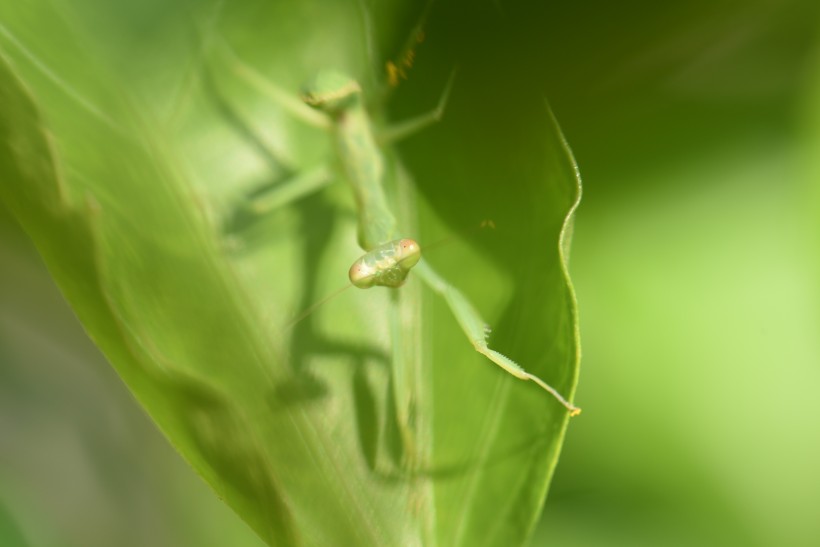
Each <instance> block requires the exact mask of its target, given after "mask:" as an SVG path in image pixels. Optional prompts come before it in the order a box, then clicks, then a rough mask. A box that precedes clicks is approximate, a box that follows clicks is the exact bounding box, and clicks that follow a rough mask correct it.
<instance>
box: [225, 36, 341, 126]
mask: <svg viewBox="0 0 820 547" xmlns="http://www.w3.org/2000/svg"><path fill="white" fill-rule="evenodd" d="M213 52H214V54H213V57H212V59H211V64H212V65H214V64H218V66H220V67H224V68H226V69H227V72H228V73H229V74H232V75H233V76H235V77H236V78H237V79H238V80H239V81H241V82H243V83H244V84H245V85H247V86H248V87H250V88H251V89H253V90H254V91H256V92H257V93H259V94H261V95H263V96H264V97H266V98H268V99H269V100H271V101H272V102H274V103H275V104H277V105H279V106H280V107H281V108H282V109H284V110H285V111H286V112H287V113H288V114H290V115H291V116H293V117H294V118H297V119H299V120H301V121H302V122H304V123H306V124H308V125H312V126H314V127H318V128H321V129H329V128H330V127H331V125H332V123H331V120H330V119H329V118H328V117H327V116H325V115H324V114H322V113H321V112H318V111H317V110H314V109H313V108H311V107H309V106H308V105H306V104H305V103H304V102H303V101H302V100H301V99H299V98H298V96H296V95H295V94H294V93H292V92H290V91H288V90H286V89H282V88H281V87H279V86H277V85H276V84H275V83H273V82H272V81H270V79H268V78H266V77H265V76H264V75H263V74H262V73H260V72H259V71H258V70H256V69H255V68H254V67H252V66H251V65H249V64H248V63H246V62H245V61H243V60H242V59H241V58H240V57H239V55H238V54H237V53H236V52H235V51H234V50H233V49H232V48H231V46H230V45H229V44H228V43H227V42H226V41H225V40H224V39H220V40H218V42H216V43H215V44H214V47H213ZM214 68H216V67H214Z"/></svg>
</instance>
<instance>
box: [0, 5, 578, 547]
mask: <svg viewBox="0 0 820 547" xmlns="http://www.w3.org/2000/svg"><path fill="white" fill-rule="evenodd" d="M448 9H449V10H451V11H448ZM459 9H463V8H458V7H457V6H456V7H447V6H441V7H440V8H439V7H436V6H434V8H433V9H432V10H431V11H430V12H429V14H428V19H427V26H426V27H425V34H424V36H425V37H426V39H425V40H424V41H421V38H422V35H421V34H419V33H417V32H416V31H414V30H413V29H414V27H415V26H416V25H417V23H418V22H419V21H420V20H421V18H422V13H420V12H419V11H418V9H417V8H414V6H413V3H410V2H408V3H406V5H400V4H395V5H392V4H391V5H389V6H378V7H375V6H370V5H369V4H368V3H367V2H364V1H362V2H358V3H357V2H352V3H350V4H343V3H339V4H333V5H332V6H329V5H323V4H322V3H318V2H317V3H311V2H300V3H293V5H290V4H277V5H268V4H265V3H255V2H252V1H241V2H231V3H230V4H225V5H222V4H221V3H213V4H207V5H206V4H196V5H195V4H188V3H186V2H183V1H180V2H178V3H173V4H168V3H164V2H162V3H159V2H158V3H156V4H154V3H151V2H146V3H140V4H139V5H130V4H122V5H112V4H111V3H110V2H103V1H102V0H82V1H72V2H67V1H63V2H59V1H58V2H46V1H45V0H42V1H33V2H28V3H26V4H14V5H11V4H10V5H3V6H1V7H0V173H2V177H3V184H2V186H1V187H0V198H2V199H3V201H4V202H5V203H6V205H7V206H8V207H9V209H10V210H11V211H12V212H13V213H14V214H15V215H16V217H17V218H18V219H19V221H20V223H21V224H22V225H23V226H24V227H25V229H26V230H27V232H28V233H29V234H30V236H31V237H32V239H33V240H34V242H35V244H36V245H37V246H38V248H39V250H40V252H41V253H42V255H43V258H44V259H45V261H46V263H47V264H48V267H49V269H50V270H51V272H52V274H53V276H54V278H55V280H56V281H57V283H58V284H59V285H60V287H61V289H62V290H63V292H64V294H65V295H66V298H67V299H68V300H69V302H70V303H71V304H72V306H73V307H74V309H75V310H76V313H77V315H78V317H79V318H80V319H81V321H82V322H83V323H84V325H85V326H86V329H87V330H88V333H89V335H90V336H91V337H92V338H93V339H94V340H95V342H96V343H97V344H98V345H99V347H100V348H101V349H102V350H103V352H104V353H105V354H106V356H107V357H108V359H109V360H110V362H111V363H112V365H113V366H114V367H115V368H116V369H117V371H118V373H119V374H120V375H121V377H122V378H123V380H124V381H125V382H126V383H127V385H128V386H129V388H130V389H131V391H132V392H133V393H134V395H135V396H136V397H137V399H138V400H139V401H140V402H141V404H142V405H143V406H144V407H145V408H146V410H147V411H148V412H149V414H150V415H151V416H152V418H153V419H154V420H155V421H156V423H157V424H158V426H159V427H160V428H161V429H162V430H163V432H164V433H165V434H166V436H167V437H168V439H169V440H170V441H171V442H172V443H173V444H174V446H175V447H176V448H177V449H178V450H179V451H180V453H181V454H182V455H183V456H184V457H185V458H186V459H187V460H188V462H189V463H190V464H191V465H192V466H193V467H194V468H195V469H196V470H197V472H198V473H200V474H201V475H202V477H203V478H204V479H205V480H206V481H207V482H208V483H209V484H210V485H211V486H212V487H213V489H214V490H215V491H216V493H217V495H219V496H220V497H221V498H223V499H224V500H225V501H226V502H227V503H228V504H229V505H230V506H231V507H232V508H233V509H234V510H235V511H236V512H237V513H238V514H239V515H240V516H242V518H244V519H245V520H246V521H247V522H248V523H249V524H250V526H252V527H253V528H254V530H255V531H256V532H257V533H258V534H259V535H260V537H262V538H263V539H264V540H265V541H267V542H268V543H270V544H286V545H328V544H339V545H411V544H435V543H438V544H442V545H475V544H485V545H514V544H521V543H523V542H524V541H525V540H526V538H527V537H528V534H529V533H530V531H531V528H532V526H533V523H534V521H535V519H536V518H537V516H538V513H539V511H540V508H541V506H542V503H543V499H544V496H545V492H546V489H547V486H548V483H549V478H550V476H551V474H552V472H553V470H554V467H555V463H556V461H557V457H558V452H559V450H560V446H561V442H562V439H563V435H564V431H565V429H566V426H567V421H568V418H567V415H566V412H565V410H564V409H563V407H561V406H560V405H558V404H557V403H556V401H554V400H553V399H552V398H550V397H549V396H547V395H546V394H545V393H544V392H542V391H540V390H539V389H538V388H537V387H536V386H534V385H532V384H531V383H527V382H521V381H519V380H516V379H514V378H512V377H510V376H508V375H507V374H505V373H504V372H503V371H501V370H500V369H499V368H498V367H496V366H495V365H493V364H492V363H490V362H489V361H487V360H486V359H484V358H483V357H481V356H480V355H478V354H477V353H476V352H475V351H474V350H473V348H472V346H471V345H470V344H469V342H468V341H467V340H466V339H465V338H464V336H463V334H462V332H461V331H460V330H459V328H458V325H457V324H456V322H455V320H454V318H453V317H452V315H451V313H450V311H449V310H448V309H447V308H446V306H445V305H444V303H442V302H440V301H439V300H437V299H436V298H434V297H433V295H432V294H430V293H428V292H427V290H426V289H424V288H423V287H422V286H421V285H420V284H419V283H418V281H415V280H411V281H410V282H409V283H408V284H407V285H406V286H405V287H403V288H401V289H399V291H398V295H399V296H398V299H397V300H396V303H393V302H392V299H391V298H389V296H390V294H391V293H389V292H388V291H387V290H379V289H373V290H371V291H358V290H346V291H344V292H343V293H342V294H341V295H340V296H339V297H338V298H335V299H331V300H330V301H328V302H327V303H326V304H324V305H322V306H321V307H319V308H318V309H317V310H316V311H315V312H314V313H311V314H309V315H308V316H307V317H306V318H305V319H304V320H302V321H299V322H297V323H296V324H292V323H291V321H292V319H293V317H295V316H297V315H298V314H299V313H300V312H302V311H303V310H305V309H307V308H308V307H310V306H311V305H312V304H314V303H316V302H318V301H319V300H321V299H322V298H323V297H325V296H326V295H328V294H331V293H333V291H334V290H336V289H338V288H340V287H343V286H344V285H345V283H346V273H347V268H348V267H349V264H350V263H351V262H352V261H353V260H354V259H355V258H356V257H357V256H358V254H359V253H360V251H358V250H357V248H356V243H355V241H356V238H355V214H356V211H355V205H354V203H353V201H352V198H351V196H350V195H349V190H348V189H347V188H346V186H345V185H344V184H335V185H332V186H330V187H329V188H327V189H325V190H323V191H322V192H319V193H316V194H314V195H311V196H309V197H307V198H305V199H303V200H300V201H298V202H294V203H293V204H290V205H287V206H285V207H282V208H279V209H277V210H274V211H272V212H270V214H267V215H263V216H244V217H243V216H242V215H240V214H238V213H237V211H242V204H243V196H246V195H247V194H248V193H249V192H253V191H254V190H256V189H259V188H262V187H265V186H266V185H269V184H270V183H271V181H277V180H282V179H284V178H286V177H288V176H290V175H291V174H293V173H298V172H304V171H306V170H309V169H311V168H314V167H316V166H319V165H321V164H323V163H325V162H327V161H328V160H329V159H330V158H331V156H332V148H331V146H330V142H329V140H328V137H327V135H326V134H324V133H322V132H321V131H319V130H316V129H313V128H310V127H308V126H306V125H304V124H303V123H301V122H300V121H299V120H298V119H295V118H294V117H293V116H291V115H289V114H288V112H287V111H285V110H284V109H282V107H281V106H280V105H279V104H277V103H275V102H273V101H271V100H270V99H269V98H268V97H265V96H263V95H262V94H260V93H259V92H258V91H256V90H254V89H253V88H251V87H250V86H248V85H247V84H246V83H243V81H241V79H239V78H238V77H237V75H236V71H235V70H234V69H235V67H236V64H235V63H233V62H232V61H230V56H228V55H225V44H229V45H230V47H231V48H232V49H233V50H234V51H235V52H236V54H237V55H238V56H239V57H240V58H241V59H242V60H243V61H244V62H245V63H247V64H248V65H250V66H252V67H254V68H255V69H256V70H258V71H259V72H260V73H262V74H264V76H265V77H266V78H267V79H269V80H270V81H271V82H275V84H276V85H277V86H279V87H281V88H282V89H284V90H289V91H290V92H292V93H293V95H294V97H295V96H296V90H297V89H298V87H299V85H300V83H301V82H303V81H304V80H305V79H306V78H308V77H309V76H310V75H311V74H313V73H315V72H316V71H317V70H319V69H320V68H323V67H327V66H331V67H333V68H338V69H341V70H345V71H347V72H349V73H350V74H353V75H355V77H357V78H358V79H359V81H360V82H361V83H362V84H363V86H364V89H365V92H366V93H367V94H368V95H369V96H370V97H373V98H374V99H373V108H374V110H373V111H374V115H375V117H376V118H377V119H378V120H381V119H384V118H388V117H389V118H393V119H400V118H405V117H407V116H410V115H412V114H419V113H421V112H423V111H425V110H428V109H429V108H431V107H432V106H433V105H434V104H435V101H436V100H437V97H438V95H439V94H440V93H441V90H442V89H443V87H444V85H445V83H446V80H447V76H448V74H449V73H450V71H451V70H452V69H453V67H454V66H456V65H458V67H459V71H458V76H457V80H456V87H455V89H454V92H453V96H452V98H451V101H450V104H449V106H448V110H447V113H446V117H445V120H444V121H443V122H442V123H441V124H439V125H438V126H436V127H434V128H432V129H429V130H427V131H425V132H424V133H420V134H419V135H418V136H414V137H412V138H411V139H409V140H408V141H407V142H406V143H403V144H402V146H401V147H400V149H399V150H398V151H396V150H386V156H387V158H388V160H389V170H390V173H391V174H392V175H393V176H392V177H391V180H393V179H395V181H396V186H395V188H391V198H392V200H393V202H394V204H395V207H396V209H397V212H398V214H399V217H400V222H401V225H402V227H403V228H404V230H406V231H407V232H408V233H410V234H417V239H418V240H419V241H421V242H422V244H423V245H424V244H425V243H428V244H429V243H433V242H436V241H438V240H441V239H448V240H450V241H449V242H448V246H447V247H446V250H445V247H444V245H441V246H437V245H435V244H433V245H428V250H429V252H426V256H427V258H428V260H429V261H430V262H431V263H432V264H433V265H434V266H435V267H436V268H437V269H438V270H439V271H440V272H442V273H443V274H444V275H445V276H446V278H447V279H449V280H450V281H451V282H452V283H453V284H454V285H456V286H457V287H459V289H461V290H462V291H463V292H464V293H465V294H466V295H467V296H468V297H469V298H470V299H471V301H472V302H473V303H474V304H475V306H476V307H477V308H478V309H479V310H480V311H481V313H482V315H483V316H484V317H485V319H487V320H488V321H489V322H490V324H491V325H492V326H493V328H494V333H493V335H492V337H491V339H490V343H491V346H492V347H494V348H495V349H497V350H499V351H501V352H502V353H505V354H508V355H510V356H511V357H512V358H513V359H516V360H517V361H518V362H519V363H520V364H521V365H522V366H523V367H524V368H526V369H527V370H528V371H530V372H533V373H535V374H537V375H539V376H540V377H542V378H543V379H544V380H546V381H547V382H549V383H550V384H551V385H553V386H554V387H556V388H557V389H558V390H559V391H560V392H562V393H564V394H566V395H568V396H570V395H571V394H572V392H573V391H574V386H575V382H576V377H577V363H578V339H577V320H576V315H575V303H574V298H573V295H572V290H571V286H570V284H569V280H568V277H567V267H566V261H565V256H566V252H567V248H566V246H567V244H568V240H569V236H568V233H567V232H568V231H569V226H570V223H571V220H570V219H571V212H572V211H573V210H574V206H575V204H576V203H577V199H578V196H579V185H578V179H577V174H576V171H575V167H574V164H573V161H572V159H571V156H570V154H569V151H568V148H567V146H566V144H565V142H564V141H563V138H562V136H561V134H560V131H559V130H558V128H557V125H556V123H555V121H554V119H553V118H552V115H551V113H550V112H549V109H548V107H547V106H546V104H545V102H544V100H543V97H542V93H541V91H539V90H538V89H537V88H536V87H533V86H531V85H529V84H531V83H532V82H533V81H535V80H533V79H532V78H531V77H530V75H529V74H528V73H527V72H526V71H520V70H517V69H516V67H515V66H514V64H512V63H510V62H509V60H510V59H515V60H516V62H517V63H519V62H520V63H521V66H528V63H531V62H534V61H535V60H537V52H530V51H527V49H526V47H525V46H524V44H523V43H522V42H521V41H520V38H517V37H516V35H515V29H516V26H515V21H514V17H513V16H509V17H510V18H509V19H504V18H503V17H502V18H501V19H500V20H502V21H506V23H504V24H499V23H498V20H499V13H498V12H496V11H494V10H495V8H493V7H492V6H485V7H479V8H476V9H475V11H474V13H473V15H474V16H475V21H476V22H477V23H476V25H474V26H470V27H469V28H466V29H463V30H459V31H457V33H456V31H454V30H453V29H457V28H460V27H459V26H458V24H457V23H458V19H459V17H460V11H459ZM408 36H409V37H410V39H409V43H411V44H414V51H415V67H413V68H410V67H409V66H405V70H406V73H407V78H408V79H407V80H406V82H405V81H402V82H401V85H400V86H399V89H398V92H397V93H394V94H392V95H393V96H392V97H391V99H390V102H389V104H390V107H391V109H393V110H392V111H391V112H390V114H389V115H388V113H387V112H385V111H384V106H383V103H382V102H381V101H379V100H378V98H379V97H383V96H385V95H384V91H385V90H386V87H385V86H384V85H383V84H382V82H383V81H384V78H382V76H381V73H382V71H383V68H382V67H383V66H384V62H385V61H386V60H387V59H395V62H396V63H398V64H399V65H401V63H402V61H403V60H408V59H409V58H408V57H406V56H401V55H399V53H398V52H400V51H401V49H402V45H403V44H405V43H408ZM397 55H399V56H398V57H397ZM406 64H407V65H409V64H410V63H409V62H408V63H406ZM522 90H525V91H522ZM513 98H514V99H515V100H514V101H513V100H511V99H513ZM399 158H401V160H400V159H399ZM485 219H491V220H493V221H494V222H495V224H496V225H497V226H498V228H497V230H495V231H494V232H493V233H490V234H485V233H481V234H478V235H476V234H471V232H472V227H474V226H477V225H478V224H479V222H480V221H482V220H485ZM394 305H396V306H397V309H398V312H397V313H398V314H399V317H400V321H401V325H402V327H401V329H399V337H398V338H397V339H396V342H395V344H394V345H393V346H392V347H391V336H390V332H389V329H388V324H389V321H388V315H389V314H390V313H391V311H390V310H391V307H392V306H394ZM397 357H400V359H398V360H397V359H396V358H397ZM399 362H401V363H405V365H406V366H405V369H404V370H394V367H397V363H399ZM403 393H409V394H410V396H411V406H410V411H411V414H410V415H409V416H407V417H405V418H404V421H406V422H407V423H406V424H404V427H400V426H399V424H398V423H397V420H399V419H400V418H399V416H398V415H399V414H401V410H397V408H398V409H400V408H401V405H400V403H397V401H400V400H401V395H402V394H403ZM408 431H410V432H411V435H410V437H409V438H408V436H407V432H408Z"/></svg>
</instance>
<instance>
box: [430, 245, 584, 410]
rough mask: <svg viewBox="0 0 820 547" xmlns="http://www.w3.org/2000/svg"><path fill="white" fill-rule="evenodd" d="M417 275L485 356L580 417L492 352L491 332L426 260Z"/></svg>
mask: <svg viewBox="0 0 820 547" xmlns="http://www.w3.org/2000/svg"><path fill="white" fill-rule="evenodd" d="M414 271H415V272H416V274H417V275H418V276H419V277H420V278H421V280H422V281H423V282H424V283H425V284H427V286H429V287H430V288H431V289H432V290H433V291H435V292H436V293H438V294H439V295H441V296H442V297H443V298H444V300H445V301H446V302H447V304H448V305H449V306H450V309H451V310H452V312H453V315H455V317H456V320H457V321H458V323H459V325H460V326H461V329H462V330H463V331H464V334H466V335H467V338H469V340H470V342H471V343H472V344H473V347H474V348H475V350H476V351H477V352H479V353H481V354H483V355H485V356H486V357H487V358H488V359H490V361H492V362H493V363H495V364H496V365H498V366H499V367H501V368H502V369H504V370H505V371H506V372H507V373H509V374H511V375H512V376H515V377H516V378H518V379H520V380H531V381H532V382H534V383H536V384H537V385H538V386H539V387H541V388H542V389H543V390H545V391H546V392H548V393H549V394H550V395H552V396H553V397H555V399H556V400H557V401H558V402H559V403H561V404H562V405H563V406H564V407H565V408H566V409H567V410H568V411H569V414H570V416H576V415H578V414H580V413H581V409H580V408H578V407H577V406H575V405H573V404H572V403H570V402H569V401H567V400H566V399H565V398H564V397H563V396H562V395H561V394H560V393H558V391H557V390H556V389H555V388H553V387H552V386H550V385H549V384H547V383H546V382H544V381H543V380H541V379H540V378H538V377H537V376H535V375H533V374H530V373H529V372H527V371H525V370H524V369H523V368H521V367H520V366H519V365H518V364H517V363H516V362H515V361H513V360H512V359H510V358H509V357H507V356H506V355H503V354H501V353H499V352H497V351H495V350H494V349H490V347H489V346H488V345H487V334H488V329H487V326H486V323H484V320H483V319H482V318H481V316H480V315H479V313H478V312H477V311H476V309H475V308H474V307H473V306H472V304H470V302H469V301H468V300H467V298H466V297H465V296H464V295H463V294H461V292H459V290H458V289H456V288H455V287H453V286H452V285H450V284H449V283H447V282H446V281H445V280H444V279H443V278H442V277H441V276H440V275H439V274H437V273H436V272H435V270H433V269H432V268H431V267H430V266H429V265H428V264H427V263H426V262H425V261H424V260H422V261H421V262H419V263H418V264H417V265H416V267H415V270H414Z"/></svg>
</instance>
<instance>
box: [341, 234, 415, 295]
mask: <svg viewBox="0 0 820 547" xmlns="http://www.w3.org/2000/svg"><path fill="white" fill-rule="evenodd" d="M419 259H421V247H419V244H418V243H416V242H415V241H413V240H412V239H396V240H393V241H389V242H387V243H383V244H382V245H379V246H378V247H376V248H374V249H372V250H371V251H368V252H367V253H365V254H364V255H363V256H362V257H361V258H359V259H358V260H357V261H356V262H354V263H353V265H352V266H351V267H350V272H349V276H350V282H351V283H352V284H353V285H355V286H356V287H359V288H360V289H369V288H370V287H376V286H379V287H391V288H394V289H395V288H398V287H401V286H402V284H404V280H405V279H407V274H408V273H410V270H411V269H412V268H413V266H415V265H416V264H417V263H418V261H419Z"/></svg>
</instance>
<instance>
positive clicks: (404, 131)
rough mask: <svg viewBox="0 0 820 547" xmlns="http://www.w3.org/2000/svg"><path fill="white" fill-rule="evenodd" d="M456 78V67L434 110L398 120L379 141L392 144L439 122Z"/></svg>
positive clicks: (380, 136) (382, 132)
mask: <svg viewBox="0 0 820 547" xmlns="http://www.w3.org/2000/svg"><path fill="white" fill-rule="evenodd" d="M455 80H456V69H453V71H452V72H451V73H450V77H449V78H448V79H447V84H446V85H445V86H444V90H443V91H442V92H441V96H440V97H439V99H438V104H437V105H436V106H435V108H433V109H432V110H430V111H428V112H425V113H424V114H420V115H418V116H416V117H415V118H410V119H409V120H404V121H402V122H398V123H396V124H394V125H392V126H390V127H388V128H386V129H384V130H383V131H381V132H380V133H379V135H378V139H379V142H380V143H382V144H390V143H394V142H398V141H400V140H402V139H406V138H407V137H410V136H412V135H415V134H416V133H418V132H420V131H422V130H424V129H427V128H428V127H430V126H431V125H433V124H435V123H438V122H440V121H441V119H442V118H443V117H444V112H445V110H446V109H447V103H448V102H449V101H450V92H451V91H452V90H453V84H454V83H455Z"/></svg>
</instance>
